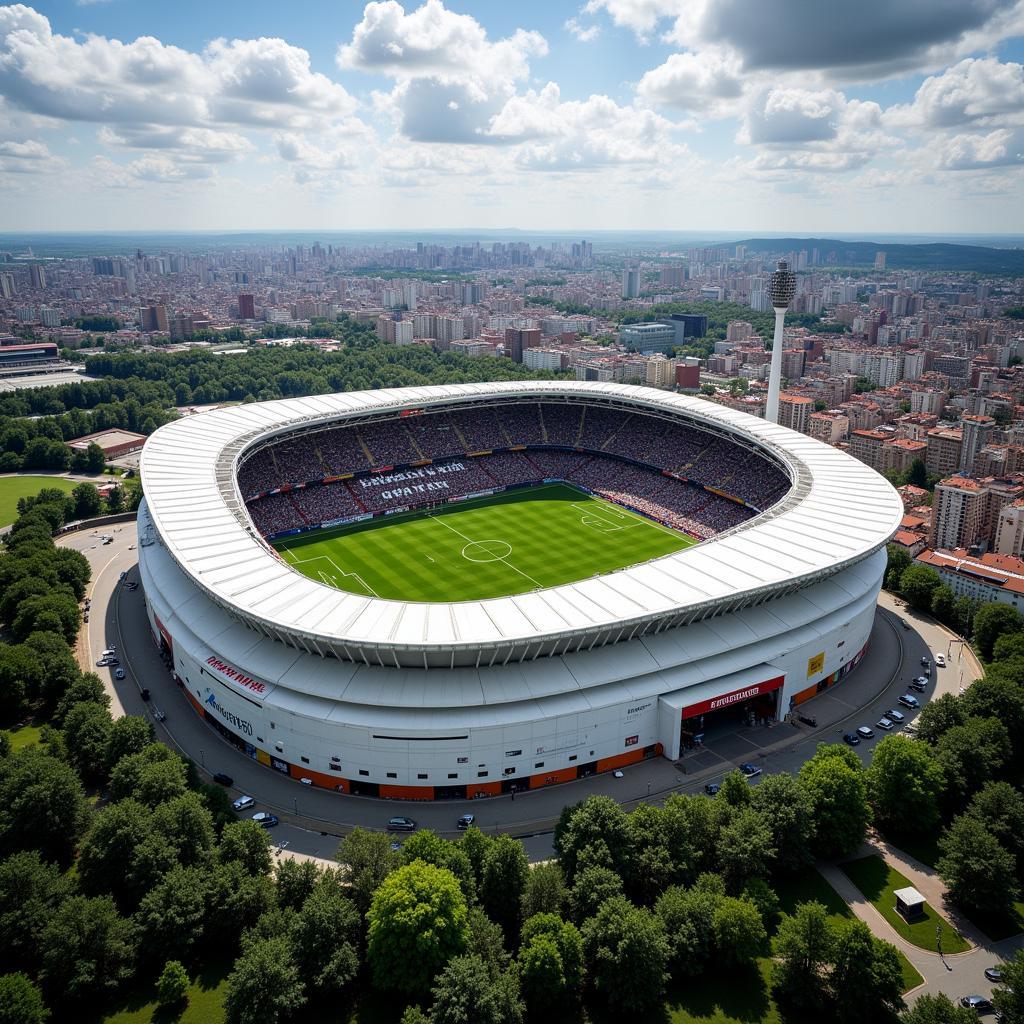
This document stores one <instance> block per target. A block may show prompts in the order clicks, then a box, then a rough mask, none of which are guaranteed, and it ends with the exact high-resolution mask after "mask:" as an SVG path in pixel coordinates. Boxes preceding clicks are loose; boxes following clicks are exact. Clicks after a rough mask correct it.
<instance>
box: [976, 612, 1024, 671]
mask: <svg viewBox="0 0 1024 1024" xmlns="http://www.w3.org/2000/svg"><path fill="white" fill-rule="evenodd" d="M1022 627H1024V617H1022V616H1021V614H1020V612H1019V611H1017V609H1016V608H1013V607H1011V606H1010V605H1008V604H1003V602H1002V601H989V602H987V603H986V604H983V605H982V606H981V607H980V608H979V609H978V610H977V612H976V613H975V616H974V642H975V644H976V645H977V647H978V653H979V654H980V655H981V656H982V658H984V659H985V661H991V660H992V652H993V649H994V648H995V645H996V641H998V640H999V638H1000V637H1002V636H1005V635H1007V634H1019V633H1020V632H1021V629H1022Z"/></svg>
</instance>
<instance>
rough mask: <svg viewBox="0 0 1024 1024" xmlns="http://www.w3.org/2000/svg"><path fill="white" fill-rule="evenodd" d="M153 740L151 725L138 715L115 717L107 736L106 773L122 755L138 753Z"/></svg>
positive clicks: (110, 770)
mask: <svg viewBox="0 0 1024 1024" xmlns="http://www.w3.org/2000/svg"><path fill="white" fill-rule="evenodd" d="M152 742H153V726H152V725H150V723H149V722H147V721H146V719H144V718H140V717H139V716H138V715H122V716H121V717H120V718H118V719H115V721H114V724H113V725H112V726H111V727H110V734H109V736H108V737H107V749H106V751H105V759H106V763H107V772H108V774H109V773H110V772H112V771H113V770H114V768H115V767H116V765H117V763H118V762H119V761H120V760H121V758H122V757H127V756H128V755H129V754H140V753H142V751H143V750H145V749H146V747H148V746H149V745H150V744H151V743H152Z"/></svg>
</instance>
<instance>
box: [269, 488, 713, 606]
mask: <svg viewBox="0 0 1024 1024" xmlns="http://www.w3.org/2000/svg"><path fill="white" fill-rule="evenodd" d="M694 543H696V541H694V540H693V538H692V537H687V536H686V535H685V534H682V533H678V532H677V531H675V530H671V529H669V528H668V527H665V526H660V525H658V524H657V523H653V522H651V521H650V520H649V519H645V518H644V517H643V516H640V515H637V514H635V513H633V512H630V511H627V510H626V509H623V508H620V507H619V506H618V505H613V504H611V503H610V502H607V501H604V500H602V499H601V498H595V497H593V496H591V495H589V494H585V493H584V492H582V491H579V490H577V489H576V488H575V487H569V486H567V485H565V484H548V485H545V486H543V487H531V488H524V489H522V490H516V491H510V492H507V493H505V494H499V495H495V496H493V497H489V498H481V499H477V500H473V501H464V502H460V503H458V504H455V505H447V506H441V507H439V508H434V509H430V510H429V511H419V512H409V513H406V514H403V515H397V516H388V517H387V518H385V519H383V520H381V519H378V520H374V521H373V522H365V523H357V524H354V525H352V526H346V527H341V528H339V529H337V530H331V531H318V532H314V533H310V534H307V535H305V536H298V537H293V538H287V539H284V540H281V541H277V542H275V544H274V547H275V548H276V549H277V550H278V551H279V552H280V553H281V556H282V557H283V558H284V559H286V560H287V561H288V562H290V563H291V564H292V565H293V566H294V567H295V568H296V569H298V570H299V571H300V572H302V573H304V574H305V575H306V576H308V577H310V579H314V580H318V581H319V582H321V583H326V584H327V585H328V586H332V587H336V588H337V589H339V590H347V591H350V592H352V593H354V594H365V595H369V596H373V597H381V598H390V599H393V600H400V601H474V600H481V599H484V598H489V597H505V596H507V595H509V594H521V593H524V592H526V591H530V590H540V589H542V588H545V587H554V586H558V585H559V584H563V583H573V582H575V581H576V580H582V579H588V578H589V577H591V576H597V575H600V574H601V573H607V572H613V571H614V570H616V569H622V568H625V567H626V566H629V565H636V564H638V563H639V562H646V561H648V560H649V559H651V558H658V557H659V556H661V555H668V554H671V553H672V552H673V551H679V550H681V549H682V548H687V547H689V546H690V545H691V544H694Z"/></svg>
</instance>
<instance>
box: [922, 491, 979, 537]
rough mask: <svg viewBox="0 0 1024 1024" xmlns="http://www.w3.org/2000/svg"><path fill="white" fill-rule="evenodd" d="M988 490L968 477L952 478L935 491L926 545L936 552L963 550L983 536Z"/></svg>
mask: <svg viewBox="0 0 1024 1024" xmlns="http://www.w3.org/2000/svg"><path fill="white" fill-rule="evenodd" d="M987 505H988V490H987V488H986V487H985V486H984V484H982V483H980V482H979V481H978V480H974V479H972V478H971V477H964V476H954V477H950V478H949V479H947V480H942V481H940V482H939V483H938V484H937V485H936V487H935V498H934V503H933V505H932V528H931V535H930V537H929V543H930V544H931V546H932V547H939V548H967V547H970V546H971V545H972V544H973V543H974V542H975V541H977V540H978V539H979V538H980V537H982V536H983V534H984V531H985V514H986V506H987Z"/></svg>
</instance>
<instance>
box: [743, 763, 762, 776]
mask: <svg viewBox="0 0 1024 1024" xmlns="http://www.w3.org/2000/svg"><path fill="white" fill-rule="evenodd" d="M740 771H741V772H743V774H744V775H745V776H746V777H747V778H748V779H754V778H757V776H758V775H760V774H761V766H760V765H757V764H751V763H750V762H749V761H744V762H743V764H741V765H740Z"/></svg>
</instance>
